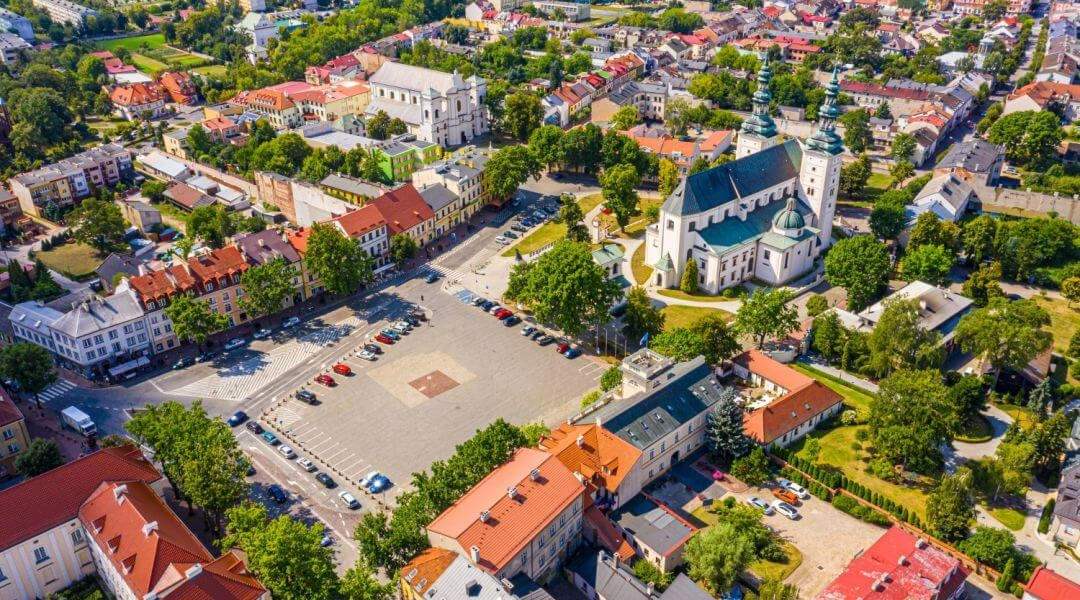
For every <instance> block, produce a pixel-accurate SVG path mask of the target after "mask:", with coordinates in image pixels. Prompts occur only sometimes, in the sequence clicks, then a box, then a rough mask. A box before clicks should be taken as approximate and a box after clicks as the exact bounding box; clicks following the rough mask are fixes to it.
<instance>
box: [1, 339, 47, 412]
mask: <svg viewBox="0 0 1080 600" xmlns="http://www.w3.org/2000/svg"><path fill="white" fill-rule="evenodd" d="M0 376H3V377H4V378H5V379H11V380H12V381H14V382H15V383H17V384H19V388H20V389H22V391H24V392H26V393H28V394H33V395H34V402H35V403H37V406H38V408H41V401H40V400H39V399H38V394H40V393H41V392H44V391H45V389H46V388H48V387H49V386H50V385H52V384H53V382H55V381H56V379H57V375H56V369H55V367H54V366H53V360H52V356H50V355H49V351H48V350H46V349H45V348H42V347H41V346H38V345H37V344H31V343H29V342H15V343H14V344H9V345H5V346H4V347H2V348H0Z"/></svg>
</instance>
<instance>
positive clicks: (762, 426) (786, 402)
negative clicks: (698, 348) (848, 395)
mask: <svg viewBox="0 0 1080 600" xmlns="http://www.w3.org/2000/svg"><path fill="white" fill-rule="evenodd" d="M735 362H736V363H737V364H739V365H741V366H744V367H746V368H747V369H748V370H749V371H750V372H751V373H754V374H756V375H758V376H760V377H762V378H764V379H767V380H768V381H771V382H772V383H775V384H776V385H778V386H780V387H782V388H784V389H786V390H787V393H786V394H784V395H783V396H781V397H780V398H777V399H776V400H774V401H772V402H770V403H769V404H768V405H766V406H764V407H762V408H759V409H757V410H755V411H753V412H750V413H748V414H746V415H744V417H743V431H744V432H745V433H746V435H747V436H749V437H751V438H753V439H754V440H757V441H758V442H759V443H762V444H771V443H772V442H773V441H774V440H776V439H779V438H781V437H783V435H784V434H785V433H787V432H788V431H791V430H792V429H795V428H796V427H798V426H800V425H802V424H803V423H806V422H808V421H810V420H811V419H813V418H814V417H816V416H817V415H820V414H821V413H823V412H825V411H827V410H829V409H830V408H832V407H833V406H835V405H837V404H839V403H840V402H842V401H843V397H841V396H840V394H838V393H836V392H834V391H833V390H832V389H831V388H829V387H826V386H825V385H823V384H822V383H821V382H819V381H817V380H815V379H812V378H810V377H807V376H806V375H803V374H802V373H799V372H798V371H796V370H794V369H792V368H790V367H787V366H785V365H783V364H781V363H779V362H777V361H775V360H773V359H772V358H769V357H768V356H766V355H764V354H762V353H761V352H758V351H757V350H750V351H748V352H744V353H743V354H741V355H739V356H737V357H735Z"/></svg>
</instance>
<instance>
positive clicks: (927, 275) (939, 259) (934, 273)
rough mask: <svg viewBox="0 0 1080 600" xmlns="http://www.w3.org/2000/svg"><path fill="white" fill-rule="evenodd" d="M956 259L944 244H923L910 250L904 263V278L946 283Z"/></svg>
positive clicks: (937, 283) (933, 283) (936, 283)
mask: <svg viewBox="0 0 1080 600" xmlns="http://www.w3.org/2000/svg"><path fill="white" fill-rule="evenodd" d="M954 262H955V259H954V257H953V255H952V254H951V253H950V252H949V251H948V250H946V249H945V248H944V247H943V246H937V245H935V246H928V245H923V246H919V247H918V248H916V249H914V250H912V251H911V252H908V254H907V256H905V257H904V261H903V263H902V270H903V272H904V279H906V280H907V281H925V282H926V283H929V284H932V285H945V284H946V283H947V282H948V280H949V270H950V269H951V268H952V266H953V263H954Z"/></svg>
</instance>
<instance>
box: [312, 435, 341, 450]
mask: <svg viewBox="0 0 1080 600" xmlns="http://www.w3.org/2000/svg"><path fill="white" fill-rule="evenodd" d="M326 442H332V443H331V444H330V445H329V446H327V448H333V447H334V446H336V445H337V442H335V441H334V438H332V437H327V438H326V439H325V440H322V441H320V442H317V443H316V444H314V445H312V446H310V447H308V452H315V449H316V448H318V447H320V446H322V445H323V444H325V443H326Z"/></svg>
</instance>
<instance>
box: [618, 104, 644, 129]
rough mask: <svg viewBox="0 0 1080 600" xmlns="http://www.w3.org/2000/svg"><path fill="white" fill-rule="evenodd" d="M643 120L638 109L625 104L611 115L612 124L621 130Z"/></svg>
mask: <svg viewBox="0 0 1080 600" xmlns="http://www.w3.org/2000/svg"><path fill="white" fill-rule="evenodd" d="M640 122H641V117H640V116H639V115H638V111H637V109H636V108H634V107H633V106H629V105H628V106H623V107H621V108H619V110H617V111H615V114H614V115H612V116H611V125H612V127H614V128H615V129H618V130H619V131H626V130H627V129H630V128H631V127H633V126H634V125H637V124H638V123H640Z"/></svg>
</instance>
